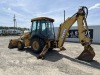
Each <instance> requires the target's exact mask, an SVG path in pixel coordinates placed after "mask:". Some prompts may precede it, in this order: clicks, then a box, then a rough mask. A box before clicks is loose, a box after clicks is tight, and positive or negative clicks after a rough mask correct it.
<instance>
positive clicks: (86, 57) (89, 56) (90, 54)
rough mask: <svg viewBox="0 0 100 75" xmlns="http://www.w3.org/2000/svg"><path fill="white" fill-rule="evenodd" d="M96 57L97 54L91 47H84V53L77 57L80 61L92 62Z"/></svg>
mask: <svg viewBox="0 0 100 75" xmlns="http://www.w3.org/2000/svg"><path fill="white" fill-rule="evenodd" d="M94 56H95V52H94V51H93V48H92V47H91V46H88V47H84V51H83V52H82V53H81V54H80V55H79V56H78V57H77V59H79V60H83V61H88V62H89V61H92V60H93V58H94Z"/></svg>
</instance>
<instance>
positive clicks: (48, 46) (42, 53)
mask: <svg viewBox="0 0 100 75" xmlns="http://www.w3.org/2000/svg"><path fill="white" fill-rule="evenodd" d="M49 48H50V42H49V41H48V42H47V44H46V45H45V46H44V48H43V50H42V52H41V53H40V54H39V56H38V57H37V59H44V56H45V55H46V53H47V51H48V49H49Z"/></svg>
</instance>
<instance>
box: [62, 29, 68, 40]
mask: <svg viewBox="0 0 100 75" xmlns="http://www.w3.org/2000/svg"><path fill="white" fill-rule="evenodd" d="M66 30H67V29H64V30H63V33H62V35H61V38H64V36H65V33H66Z"/></svg>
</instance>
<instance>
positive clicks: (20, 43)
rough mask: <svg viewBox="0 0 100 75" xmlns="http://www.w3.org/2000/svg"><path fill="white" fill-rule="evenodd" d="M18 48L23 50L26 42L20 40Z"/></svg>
mask: <svg viewBox="0 0 100 75" xmlns="http://www.w3.org/2000/svg"><path fill="white" fill-rule="evenodd" d="M17 47H18V50H23V49H24V42H22V41H18V46H17Z"/></svg>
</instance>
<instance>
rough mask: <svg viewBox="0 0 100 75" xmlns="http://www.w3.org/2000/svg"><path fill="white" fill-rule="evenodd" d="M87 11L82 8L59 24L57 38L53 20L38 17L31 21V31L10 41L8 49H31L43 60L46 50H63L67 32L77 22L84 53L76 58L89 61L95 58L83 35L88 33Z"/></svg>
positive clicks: (87, 39) (88, 41)
mask: <svg viewBox="0 0 100 75" xmlns="http://www.w3.org/2000/svg"><path fill="white" fill-rule="evenodd" d="M87 15H88V9H87V7H85V6H82V7H81V8H80V9H79V10H78V12H76V13H75V14H74V15H73V16H72V17H69V18H67V19H66V20H65V21H64V22H63V23H61V24H60V27H59V30H58V34H57V38H56V37H55V32H54V26H53V22H54V19H52V18H48V17H38V18H33V19H31V22H32V25H31V31H30V32H28V33H25V34H23V36H21V37H20V38H18V39H11V40H10V43H9V46H8V47H9V48H15V47H17V48H18V49H19V50H22V49H23V48H24V47H29V46H30V47H31V49H32V50H33V52H34V53H40V54H39V56H38V57H37V58H38V59H43V58H44V57H45V54H46V53H47V51H48V50H51V49H53V48H59V49H60V50H63V49H65V48H64V47H63V44H64V41H65V38H67V37H68V36H69V33H68V31H69V30H70V28H71V26H72V25H73V24H74V23H75V22H76V21H77V24H78V33H79V35H78V36H79V39H80V43H81V44H82V46H84V51H83V52H82V53H81V54H80V55H79V56H78V57H77V59H79V60H83V61H91V60H93V58H94V56H95V52H94V51H93V48H92V47H91V43H92V39H91V38H89V37H88V36H86V35H85V32H88V26H87V21H86V18H87Z"/></svg>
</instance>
